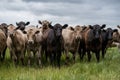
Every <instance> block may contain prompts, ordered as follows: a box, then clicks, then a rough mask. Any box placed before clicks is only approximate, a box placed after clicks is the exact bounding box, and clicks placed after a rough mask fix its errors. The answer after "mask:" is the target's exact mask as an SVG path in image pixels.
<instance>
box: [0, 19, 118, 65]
mask: <svg viewBox="0 0 120 80" xmlns="http://www.w3.org/2000/svg"><path fill="white" fill-rule="evenodd" d="M38 23H39V24H41V26H40V27H38V26H34V25H31V26H28V25H29V24H30V22H26V23H25V22H23V21H21V22H19V23H17V22H16V25H17V27H15V26H14V25H12V24H10V25H7V24H6V23H2V24H1V25H0V58H1V60H4V58H5V53H6V49H7V48H9V51H10V52H9V53H10V57H11V59H12V60H13V62H14V63H15V65H16V64H18V62H19V61H21V62H22V64H23V65H24V64H25V61H24V60H25V57H26V56H25V55H27V57H28V58H27V61H28V65H31V60H32V57H33V56H34V57H35V58H36V61H37V63H38V65H42V57H43V55H45V59H46V61H50V64H51V65H57V66H58V67H60V61H61V55H62V54H65V57H66V60H65V63H66V64H67V63H68V61H69V52H70V53H72V59H73V61H74V62H75V57H76V54H77V53H78V54H79V57H80V60H83V58H84V56H85V55H86V54H87V56H88V61H90V60H91V54H92V53H91V52H93V53H95V55H96V59H97V62H99V60H100V52H101V53H102V58H104V56H105V53H106V50H107V48H108V47H109V46H110V45H111V44H113V43H114V42H118V44H119V43H120V33H119V28H120V26H117V27H118V29H111V28H107V27H106V25H105V24H103V25H98V24H96V25H88V26H79V25H77V26H75V27H71V26H69V27H68V24H65V25H61V24H58V23H57V24H55V25H54V26H53V25H52V24H51V22H49V21H47V20H44V21H40V20H39V21H38ZM105 27H106V28H105ZM117 27H116V28H117ZM118 46H119V45H118Z"/></svg>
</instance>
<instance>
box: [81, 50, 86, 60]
mask: <svg viewBox="0 0 120 80" xmlns="http://www.w3.org/2000/svg"><path fill="white" fill-rule="evenodd" d="M85 53H86V50H85V49H83V50H82V51H81V60H83V58H84V56H85Z"/></svg>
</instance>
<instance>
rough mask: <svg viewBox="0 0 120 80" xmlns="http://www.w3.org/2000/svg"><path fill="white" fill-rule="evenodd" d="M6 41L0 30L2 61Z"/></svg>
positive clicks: (0, 56)
mask: <svg viewBox="0 0 120 80" xmlns="http://www.w3.org/2000/svg"><path fill="white" fill-rule="evenodd" d="M6 41H7V36H6V35H5V33H4V32H3V31H2V30H1V29H0V59H1V60H2V59H3V54H4V50H5V48H6Z"/></svg>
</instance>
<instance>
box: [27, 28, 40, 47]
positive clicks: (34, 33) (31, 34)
mask: <svg viewBox="0 0 120 80" xmlns="http://www.w3.org/2000/svg"><path fill="white" fill-rule="evenodd" d="M25 33H26V32H25ZM27 38H28V42H27V43H28V45H29V46H32V45H33V44H34V43H35V42H38V41H41V39H42V33H41V31H40V30H39V29H29V30H28V31H27Z"/></svg>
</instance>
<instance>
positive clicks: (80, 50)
mask: <svg viewBox="0 0 120 80" xmlns="http://www.w3.org/2000/svg"><path fill="white" fill-rule="evenodd" d="M78 53H79V57H80V60H82V58H81V57H82V54H81V53H82V49H79V50H78Z"/></svg>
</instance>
